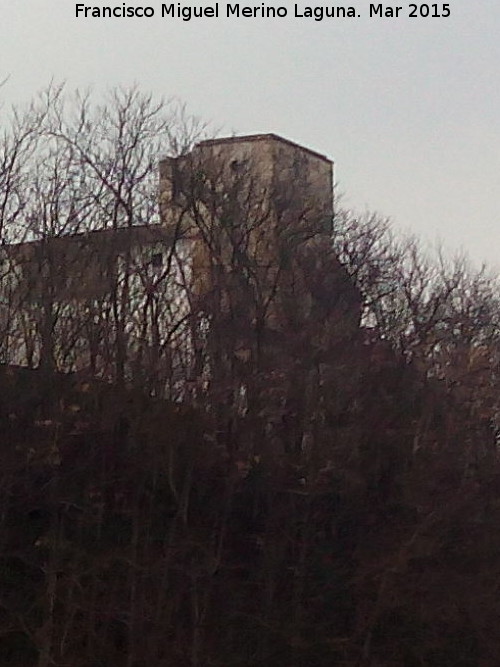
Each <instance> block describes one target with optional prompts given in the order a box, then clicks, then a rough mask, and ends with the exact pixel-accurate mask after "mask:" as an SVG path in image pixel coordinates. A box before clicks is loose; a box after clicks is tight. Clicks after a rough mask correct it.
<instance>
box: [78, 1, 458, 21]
mask: <svg viewBox="0 0 500 667" xmlns="http://www.w3.org/2000/svg"><path fill="white" fill-rule="evenodd" d="M75 16H76V18H78V19H124V18H137V19H143V18H148V19H150V18H154V17H160V18H163V19H166V20H169V19H170V20H180V21H191V20H193V19H218V18H227V19H231V18H233V19H284V18H295V19H306V20H307V19H309V20H313V21H324V20H330V19H356V18H362V17H369V18H373V19H401V18H410V19H412V18H413V19H446V18H448V17H449V16H451V5H450V4H449V3H442V4H425V3H424V4H413V3H412V4H406V5H384V4H379V3H373V4H368V5H366V8H363V11H361V9H360V8H359V7H354V6H349V5H335V6H333V5H312V6H311V5H301V4H294V5H292V6H284V5H267V4H264V3H261V4H259V5H243V4H240V3H238V2H236V3H229V2H228V3H227V4H226V3H219V2H215V3H213V4H211V5H184V4H182V3H180V2H177V3H166V4H161V5H159V6H157V7H153V6H145V5H130V4H125V3H122V4H118V5H114V6H107V5H102V6H101V5H99V6H98V5H85V4H83V3H77V4H76V5H75Z"/></svg>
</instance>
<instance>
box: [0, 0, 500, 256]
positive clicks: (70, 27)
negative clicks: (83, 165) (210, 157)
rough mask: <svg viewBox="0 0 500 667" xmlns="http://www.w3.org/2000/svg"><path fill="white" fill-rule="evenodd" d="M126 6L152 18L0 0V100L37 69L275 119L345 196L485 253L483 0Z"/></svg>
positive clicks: (494, 12) (495, 66)
mask: <svg viewBox="0 0 500 667" xmlns="http://www.w3.org/2000/svg"><path fill="white" fill-rule="evenodd" d="M87 2H89V3H92V2H93V3H94V4H95V5H96V6H102V5H111V6H114V5H116V6H122V4H123V3H122V2H121V1H120V2H115V0H87ZM139 4H144V5H149V6H152V7H153V8H154V10H155V16H154V17H153V18H149V19H148V18H143V19H139V18H104V19H97V18H93V19H92V18H87V19H85V18H78V19H77V18H75V5H76V3H74V2H73V1H72V0H0V79H1V78H3V77H4V76H5V75H10V79H9V81H8V83H7V86H6V87H5V88H4V89H3V91H2V94H3V98H4V101H5V100H7V102H8V103H10V102H22V101H27V100H28V99H29V98H30V97H31V96H32V95H33V94H34V93H35V92H37V91H38V90H39V89H40V88H42V87H43V86H44V85H46V84H47V83H48V82H49V81H50V80H51V79H54V80H55V81H57V82H59V81H62V80H65V81H67V83H68V84H69V85H70V87H76V86H79V87H87V86H89V85H93V86H95V87H96V88H97V89H101V88H103V87H105V86H114V85H117V84H120V85H129V84H132V83H138V84H139V85H140V87H141V88H142V89H144V90H147V91H152V92H154V93H156V94H159V95H165V96H167V97H168V96H172V95H174V96H177V97H179V98H181V99H182V100H183V101H185V102H186V104H187V107H188V110H189V111H190V112H191V113H194V114H196V115H199V116H200V117H201V118H202V119H203V120H206V121H209V122H212V123H213V125H214V126H215V127H217V128H221V129H222V130H223V131H225V132H227V133H232V132H236V133H245V134H248V133H253V132H275V133H278V134H281V135H283V136H285V137H287V138H289V139H292V140H294V141H297V142H299V143H303V144H305V145H306V146H309V147H311V148H314V149H316V150H318V151H320V152H322V153H325V154H327V155H328V156H330V157H332V158H333V159H334V160H335V163H336V179H337V182H338V185H339V189H340V190H341V191H342V192H345V193H346V198H345V202H346V203H347V204H348V205H350V206H351V207H357V208H359V209H361V210H363V209H369V210H376V211H378V212H380V213H382V214H384V215H387V216H389V217H391V218H392V219H393V221H394V222H395V223H396V224H397V225H398V226H400V227H402V228H404V229H406V230H410V231H411V232H414V233H416V234H417V235H418V236H420V237H422V238H424V239H427V240H430V241H433V240H435V239H437V238H440V239H442V240H443V241H444V242H445V245H446V246H448V247H449V248H450V250H454V249H457V248H460V247H461V248H463V249H465V250H466V251H468V252H469V254H470V255H471V256H472V258H473V259H474V260H475V261H476V262H481V261H483V260H486V261H487V262H488V263H490V264H496V265H497V266H500V256H499V246H500V188H499V183H500V115H499V107H500V85H499V84H500V81H499V78H500V74H499V72H500V2H499V1H498V0H478V1H477V2H471V0H451V2H450V4H449V8H450V12H451V15H450V17H448V18H433V17H428V18H408V13H409V11H410V9H409V8H410V3H403V2H401V3H400V4H399V6H401V7H403V9H402V10H401V12H400V15H401V16H400V17H399V18H393V19H385V18H377V17H371V18H370V17H369V6H370V3H368V2H365V0H352V3H351V4H352V6H354V7H355V9H356V12H357V13H358V14H360V15H361V16H360V17H359V18H354V19H336V18H328V19H324V20H323V21H320V22H319V21H314V20H312V19H307V18H296V17H294V16H293V14H294V4H293V3H291V2H288V0H278V2H276V3H274V6H279V5H281V6H285V7H286V8H287V9H288V16H287V18H282V19H270V18H265V19H257V18H239V19H236V18H226V17H225V12H226V3H225V2H219V13H220V16H219V18H206V17H205V18H199V19H193V20H192V21H190V22H183V21H182V20H180V19H171V18H161V2H159V1H157V0H145V2H143V1H142V0H130V1H129V2H128V3H127V5H128V6H132V7H134V6H137V5H139ZM184 4H187V3H184ZM211 4H214V3H211V2H210V0H203V1H202V2H199V3H196V6H198V7H199V6H204V7H208V6H211ZM266 4H267V6H272V3H266ZM310 4H314V3H310ZM377 4H378V3H377ZM260 5H261V3H257V6H260ZM241 6H243V4H241ZM305 6H306V3H299V13H300V12H302V13H303V8H304V7H305ZM328 6H329V7H331V5H328ZM334 6H338V5H334ZM345 6H346V7H347V6H348V5H347V4H346V5H345ZM388 6H398V5H388ZM418 6H420V5H418ZM429 7H430V8H431V10H432V8H433V7H436V8H437V10H438V12H440V13H445V12H443V11H442V9H443V4H442V3H439V4H438V5H437V6H436V5H433V4H430V5H429ZM424 12H425V9H424Z"/></svg>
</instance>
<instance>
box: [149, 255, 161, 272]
mask: <svg viewBox="0 0 500 667" xmlns="http://www.w3.org/2000/svg"><path fill="white" fill-rule="evenodd" d="M151 266H152V267H153V269H161V267H162V266H163V253H161V252H155V253H153V255H151Z"/></svg>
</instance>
